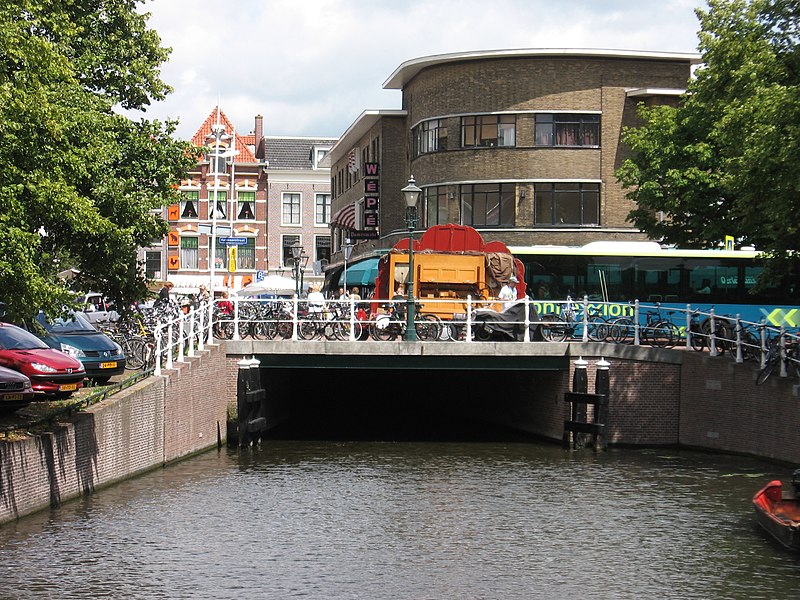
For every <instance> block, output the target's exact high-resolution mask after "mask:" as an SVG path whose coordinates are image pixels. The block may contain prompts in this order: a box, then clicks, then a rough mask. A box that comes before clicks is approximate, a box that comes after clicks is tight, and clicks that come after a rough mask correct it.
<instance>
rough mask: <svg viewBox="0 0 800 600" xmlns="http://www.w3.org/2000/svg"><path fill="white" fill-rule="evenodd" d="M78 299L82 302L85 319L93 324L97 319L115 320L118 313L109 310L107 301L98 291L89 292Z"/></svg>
mask: <svg viewBox="0 0 800 600" xmlns="http://www.w3.org/2000/svg"><path fill="white" fill-rule="evenodd" d="M78 301H79V302H80V303H81V304H83V306H84V309H83V312H84V315H85V316H86V319H87V320H88V321H89V322H90V323H91V324H92V325H94V324H95V323H97V322H98V321H116V320H117V319H119V313H117V311H115V310H109V309H108V308H109V304H110V303H109V302H108V300H107V299H106V298H105V296H103V294H101V293H100V292H89V293H88V294H84V295H83V296H81V297H80V298H79V299H78Z"/></svg>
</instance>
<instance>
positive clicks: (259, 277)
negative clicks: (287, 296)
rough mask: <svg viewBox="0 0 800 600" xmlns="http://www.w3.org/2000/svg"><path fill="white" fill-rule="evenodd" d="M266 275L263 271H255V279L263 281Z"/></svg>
mask: <svg viewBox="0 0 800 600" xmlns="http://www.w3.org/2000/svg"><path fill="white" fill-rule="evenodd" d="M266 276H267V274H266V273H264V271H256V281H264V277H266Z"/></svg>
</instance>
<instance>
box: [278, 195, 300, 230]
mask: <svg viewBox="0 0 800 600" xmlns="http://www.w3.org/2000/svg"><path fill="white" fill-rule="evenodd" d="M281 225H300V194H297V193H285V194H282V195H281Z"/></svg>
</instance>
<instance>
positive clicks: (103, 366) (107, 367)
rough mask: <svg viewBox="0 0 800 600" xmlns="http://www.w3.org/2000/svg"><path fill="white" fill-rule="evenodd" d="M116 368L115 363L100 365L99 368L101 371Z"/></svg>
mask: <svg viewBox="0 0 800 600" xmlns="http://www.w3.org/2000/svg"><path fill="white" fill-rule="evenodd" d="M116 366H117V362H116V361H114V362H105V363H100V368H101V369H114V368H116Z"/></svg>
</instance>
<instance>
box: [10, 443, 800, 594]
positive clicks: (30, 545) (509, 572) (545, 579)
mask: <svg viewBox="0 0 800 600" xmlns="http://www.w3.org/2000/svg"><path fill="white" fill-rule="evenodd" d="M790 475H791V469H789V468H786V469H784V468H783V467H780V466H777V465H774V464H771V463H765V462H763V461H759V460H756V459H750V458H742V457H734V456H720V455H713V454H705V453H698V452H691V451H677V450H666V449H664V450H659V449H649V450H641V449H635V450H634V449H614V450H609V451H607V452H600V453H596V454H595V453H593V452H592V451H591V450H586V451H567V450H562V449H561V448H560V447H559V446H557V445H550V444H546V443H538V442H529V441H527V442H518V441H507V442H503V441H494V442H399V443H398V442H371V441H355V442H341V441H318V442H314V441H307V440H306V441H292V440H272V441H267V442H263V443H262V444H261V445H260V446H259V447H257V448H251V449H242V450H236V449H232V448H226V449H222V450H220V451H216V450H215V451H211V452H207V453H205V454H202V455H200V456H197V457H194V458H192V459H189V460H186V461H184V462H182V463H180V464H177V465H174V466H170V467H168V468H165V469H160V470H158V471H156V472H153V473H149V474H146V475H144V476H141V477H138V478H136V479H133V480H130V481H127V482H124V483H122V484H119V485H116V486H114V487H111V488H108V489H104V490H100V491H98V492H96V493H94V494H92V495H91V496H90V497H88V498H85V499H81V500H77V501H73V502H70V503H68V504H66V505H65V506H62V507H60V508H57V509H54V510H48V511H44V512H41V513H38V514H35V515H32V516H29V517H26V518H24V519H22V520H20V521H18V522H16V523H9V524H6V525H3V526H1V527H0V597H2V598H16V599H20V598H148V599H151V598H170V599H179V598H247V599H249V598H253V599H255V598H280V599H283V598H325V599H328V598H330V599H340V598H359V599H360V598H367V599H382V598H387V599H388V598H390V599H427V598H437V599H438V598H447V599H449V598H454V599H464V598H497V599H504V600H505V599H513V598H549V599H551V598H554V599H559V598H571V599H575V598H581V599H584V598H603V599H609V598H631V599H634V598H635V599H641V598H660V599H664V598H668V599H671V598H690V599H694V598H698V599H710V598H726V599H727V598H748V599H754V598H769V599H772V600H774V599H782V598H797V597H798V594H800V557H798V556H795V555H792V554H790V553H788V552H786V551H784V550H782V549H781V548H780V547H779V546H778V545H777V544H776V543H773V542H772V541H771V539H769V538H768V537H767V536H766V534H764V533H763V532H762V531H761V530H760V529H758V527H757V525H756V523H755V518H754V513H753V510H752V508H751V506H750V499H751V497H752V495H753V493H754V492H755V491H756V490H757V489H758V488H759V487H760V486H761V485H762V484H764V483H765V482H767V481H768V480H771V479H773V478H780V479H783V480H784V481H786V480H787V479H789V478H790Z"/></svg>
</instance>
